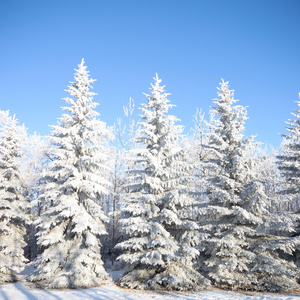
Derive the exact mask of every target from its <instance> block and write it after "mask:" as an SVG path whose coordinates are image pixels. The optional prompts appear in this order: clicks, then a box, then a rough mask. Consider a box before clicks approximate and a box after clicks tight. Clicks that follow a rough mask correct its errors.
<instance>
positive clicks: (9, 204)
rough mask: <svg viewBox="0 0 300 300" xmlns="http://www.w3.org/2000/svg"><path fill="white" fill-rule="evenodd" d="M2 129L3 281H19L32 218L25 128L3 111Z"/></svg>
mask: <svg viewBox="0 0 300 300" xmlns="http://www.w3.org/2000/svg"><path fill="white" fill-rule="evenodd" d="M1 115H2V116H3V117H4V118H2V122H1V128H0V283H3V282H9V281H15V280H16V279H17V278H16V275H15V271H16V270H15V268H17V267H24V263H25V262H26V259H25V257H24V250H23V248H24V247H25V246H26V243H25V241H24V235H25V234H26V228H25V227H26V224H27V223H28V222H29V218H28V216H27V215H26V211H25V210H26V207H28V203H27V201H26V200H25V198H24V196H23V194H22V179H21V176H20V165H21V161H20V159H21V155H22V153H21V146H20V140H21V131H22V130H20V129H23V131H22V133H24V128H22V127H20V126H18V125H17V120H16V119H15V118H14V117H13V118H11V117H9V116H8V112H4V113H3V114H1Z"/></svg>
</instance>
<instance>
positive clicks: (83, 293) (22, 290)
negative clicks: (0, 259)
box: [0, 282, 300, 300]
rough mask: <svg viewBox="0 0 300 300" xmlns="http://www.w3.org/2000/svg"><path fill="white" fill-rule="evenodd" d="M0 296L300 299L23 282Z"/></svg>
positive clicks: (17, 299) (12, 299)
mask: <svg viewBox="0 0 300 300" xmlns="http://www.w3.org/2000/svg"><path fill="white" fill-rule="evenodd" d="M0 299H1V300H2V299H3V300H67V299H68V300H69V299H71V300H77V299H78V300H79V299H81V300H84V299H91V300H95V299H103V300H104V299H105V300H110V299H112V300H118V299H123V300H124V299H129V300H141V299H142V300H146V299H156V300H163V299H164V300H181V299H182V300H227V299H228V300H237V299H240V300H246V299H249V300H254V299H257V300H258V299H259V300H268V299H272V300H274V299H276V300H277V299H279V300H292V299H300V293H297V294H261V293H250V292H225V291H220V290H209V291H203V292H197V293H181V292H160V291H157V292H153V291H137V290H126V289H121V288H119V287H117V286H116V285H114V284H109V285H105V286H102V287H98V288H92V289H85V290H41V289H36V288H32V287H29V285H28V284H26V283H23V282H18V283H10V284H4V285H0Z"/></svg>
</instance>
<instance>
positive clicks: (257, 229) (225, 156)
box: [201, 80, 298, 291]
mask: <svg viewBox="0 0 300 300" xmlns="http://www.w3.org/2000/svg"><path fill="white" fill-rule="evenodd" d="M236 102H237V100H235V99H234V98H233V91H232V90H229V86H228V82H224V81H223V80H222V82H221V84H220V88H218V98H217V99H215V100H214V103H215V105H214V107H213V113H214V114H215V115H216V119H215V121H214V123H213V124H212V125H211V129H210V130H211V139H210V141H209V144H208V146H206V147H207V149H208V150H209V151H210V152H211V156H210V157H209V158H208V159H207V160H206V161H205V162H204V165H205V167H206V168H208V169H209V170H210V172H209V174H210V176H209V177H208V180H207V193H208V197H209V203H208V205H207V206H205V207H204V208H203V210H202V215H203V224H202V226H201V228H202V230H203V231H204V232H205V233H208V234H209V237H208V238H207V239H206V240H205V241H204V242H203V243H202V250H203V253H204V254H205V258H204V259H203V263H202V267H201V269H202V271H206V272H207V275H208V277H209V278H210V279H211V280H212V281H213V282H214V284H215V285H216V286H219V287H226V288H231V289H239V288H240V289H256V290H270V291H278V290H288V289H295V288H297V287H298V284H297V282H296V280H295V279H294V278H293V276H295V275H296V268H295V265H294V264H293V263H291V264H290V263H288V262H287V261H285V260H284V259H282V257H280V256H279V254H278V252H277V251H276V250H278V249H280V250H281V251H284V252H286V253H290V246H291V245H290V244H289V245H288V246H286V247H285V246H284V242H286V240H284V239H283V240H279V238H278V237H276V236H272V235H267V234H265V232H264V231H265V229H264V225H265V224H268V223H270V218H271V216H270V213H269V199H268V198H267V197H266V194H265V190H264V188H263V185H262V182H261V181H260V180H258V178H257V177H256V176H255V172H254V168H255V165H256V161H255V158H254V157H253V153H252V152H253V149H254V147H255V143H254V142H253V139H254V137H252V136H251V137H249V138H245V137H244V131H245V128H244V123H245V120H246V119H247V117H246V109H245V108H244V107H243V106H240V105H234V104H235V103H236ZM279 278H281V280H279Z"/></svg>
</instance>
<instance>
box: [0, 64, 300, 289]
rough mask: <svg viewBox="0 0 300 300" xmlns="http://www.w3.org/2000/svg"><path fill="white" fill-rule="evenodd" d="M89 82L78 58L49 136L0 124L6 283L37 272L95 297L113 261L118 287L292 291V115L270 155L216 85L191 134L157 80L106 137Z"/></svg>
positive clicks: (295, 144)
mask: <svg viewBox="0 0 300 300" xmlns="http://www.w3.org/2000/svg"><path fill="white" fill-rule="evenodd" d="M93 82H94V80H93V79H91V78H90V77H89V74H88V71H87V70H86V66H85V65H84V60H82V62H81V64H80V65H79V67H78V70H76V73H75V81H74V82H72V83H71V85H70V86H69V90H68V92H69V94H70V97H68V98H65V99H64V101H65V102H66V103H67V104H68V106H66V107H64V108H63V110H64V111H65V113H64V114H63V115H62V117H61V118H60V120H59V122H58V124H57V125H56V126H52V133H51V136H50V137H48V138H43V137H39V136H37V135H33V136H28V135H27V133H26V129H25V128H24V126H19V125H18V124H17V121H16V119H15V118H14V117H10V116H9V114H8V112H1V115H0V124H1V136H0V195H1V197H0V237H1V238H0V282H7V281H15V280H17V271H18V268H22V267H24V265H25V264H26V263H27V262H29V261H31V262H30V264H31V265H33V266H34V271H33V273H32V274H30V275H29V276H28V280H30V281H34V282H38V283H39V285H41V286H44V287H48V288H79V287H93V286H99V285H101V284H102V283H103V282H106V281H107V280H109V276H108V274H107V272H106V270H105V268H104V258H105V259H107V257H108V254H110V256H111V262H112V263H113V262H114V259H115V256H118V260H119V261H120V262H122V264H123V265H124V269H125V273H124V275H123V277H122V278H121V279H120V281H119V284H120V285H121V286H124V287H131V288H142V289H146V288H148V289H174V290H197V289H203V288H206V287H208V286H210V285H214V286H217V287H223V288H230V289H250V290H259V291H265V290H268V291H283V290H285V291H287V290H294V289H299V271H298V267H299V263H300V262H299V257H298V255H299V253H300V243H299V242H300V240H299V237H298V219H299V215H298V210H299V196H298V195H299V186H300V184H299V182H300V170H299V161H300V157H299V154H298V153H299V148H300V140H299V136H300V134H299V133H300V132H299V128H300V109H299V110H298V111H297V112H296V113H295V114H294V117H295V119H294V120H290V121H289V128H288V131H289V134H288V135H284V136H283V141H284V142H283V147H282V150H281V152H280V153H276V154H275V153H274V152H272V151H269V150H263V149H262V147H261V146H260V145H259V143H257V142H255V141H254V137H253V136H251V137H245V135H244V131H245V127H244V126H245V121H246V119H247V112H246V109H245V107H242V106H240V105H236V102H237V100H235V99H234V95H233V91H232V90H230V89H229V85H228V82H225V81H223V80H222V82H221V84H220V87H219V88H218V97H217V98H216V99H214V106H213V108H212V110H211V112H210V116H209V120H205V118H204V114H202V113H201V111H198V112H197V114H196V116H195V128H194V130H193V134H192V135H190V136H184V135H183V128H182V126H180V125H177V122H178V121H179V120H178V119H177V118H176V117H175V116H172V115H170V114H169V109H171V108H172V106H173V105H172V104H170V101H169V100H168V96H169V94H168V93H166V92H165V90H164V86H162V85H161V80H160V79H159V78H158V76H157V75H156V77H155V78H154V83H153V84H152V85H151V93H150V94H149V95H148V94H146V95H145V96H146V103H145V104H143V105H142V107H141V109H140V110H141V113H142V115H141V121H140V122H138V123H136V122H135V121H134V118H133V113H134V102H133V101H132V100H130V102H129V105H128V106H127V107H124V113H125V115H126V117H127V118H128V125H127V127H122V123H121V121H120V120H118V124H117V126H115V128H114V129H113V128H110V127H107V125H106V124H105V123H104V122H102V121H100V120H99V115H98V113H97V112H96V111H95V108H96V106H97V103H95V102H94V101H93V97H94V96H95V95H96V94H95V93H92V92H91V91H90V90H91V88H92V83H93ZM298 105H299V107H300V102H299V103H298ZM113 131H114V132H113ZM114 135H115V136H116V137H117V138H116V142H115V144H114V145H112V144H111V141H112V140H113V138H114Z"/></svg>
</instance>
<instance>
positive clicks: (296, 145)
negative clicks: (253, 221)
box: [277, 93, 300, 265]
mask: <svg viewBox="0 0 300 300" xmlns="http://www.w3.org/2000/svg"><path fill="white" fill-rule="evenodd" d="M299 97H300V93H299ZM296 103H297V105H298V109H297V110H296V111H295V112H294V113H292V115H293V116H294V119H290V120H288V122H287V123H288V127H287V130H288V132H289V134H282V137H283V143H282V145H283V146H282V151H281V154H280V155H279V156H277V159H278V168H279V169H280V171H281V174H282V176H283V179H284V184H283V188H282V190H281V191H280V194H283V195H284V196H285V198H287V199H288V204H290V205H289V206H288V207H287V209H288V211H289V212H290V217H292V218H293V219H296V220H297V221H298V224H299V221H300V214H299V212H300V210H299V209H297V208H298V207H299V206H298V205H299V202H300V200H299V192H300V165H299V162H300V154H299V150H300V101H296ZM293 203H295V204H296V205H295V206H294V207H296V209H295V208H294V207H293V205H291V204H293ZM299 232H300V225H298V226H297V227H296V233H295V235H296V236H298V237H297V239H298V238H299V235H300V234H299ZM297 264H298V265H300V247H298V249H297Z"/></svg>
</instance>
